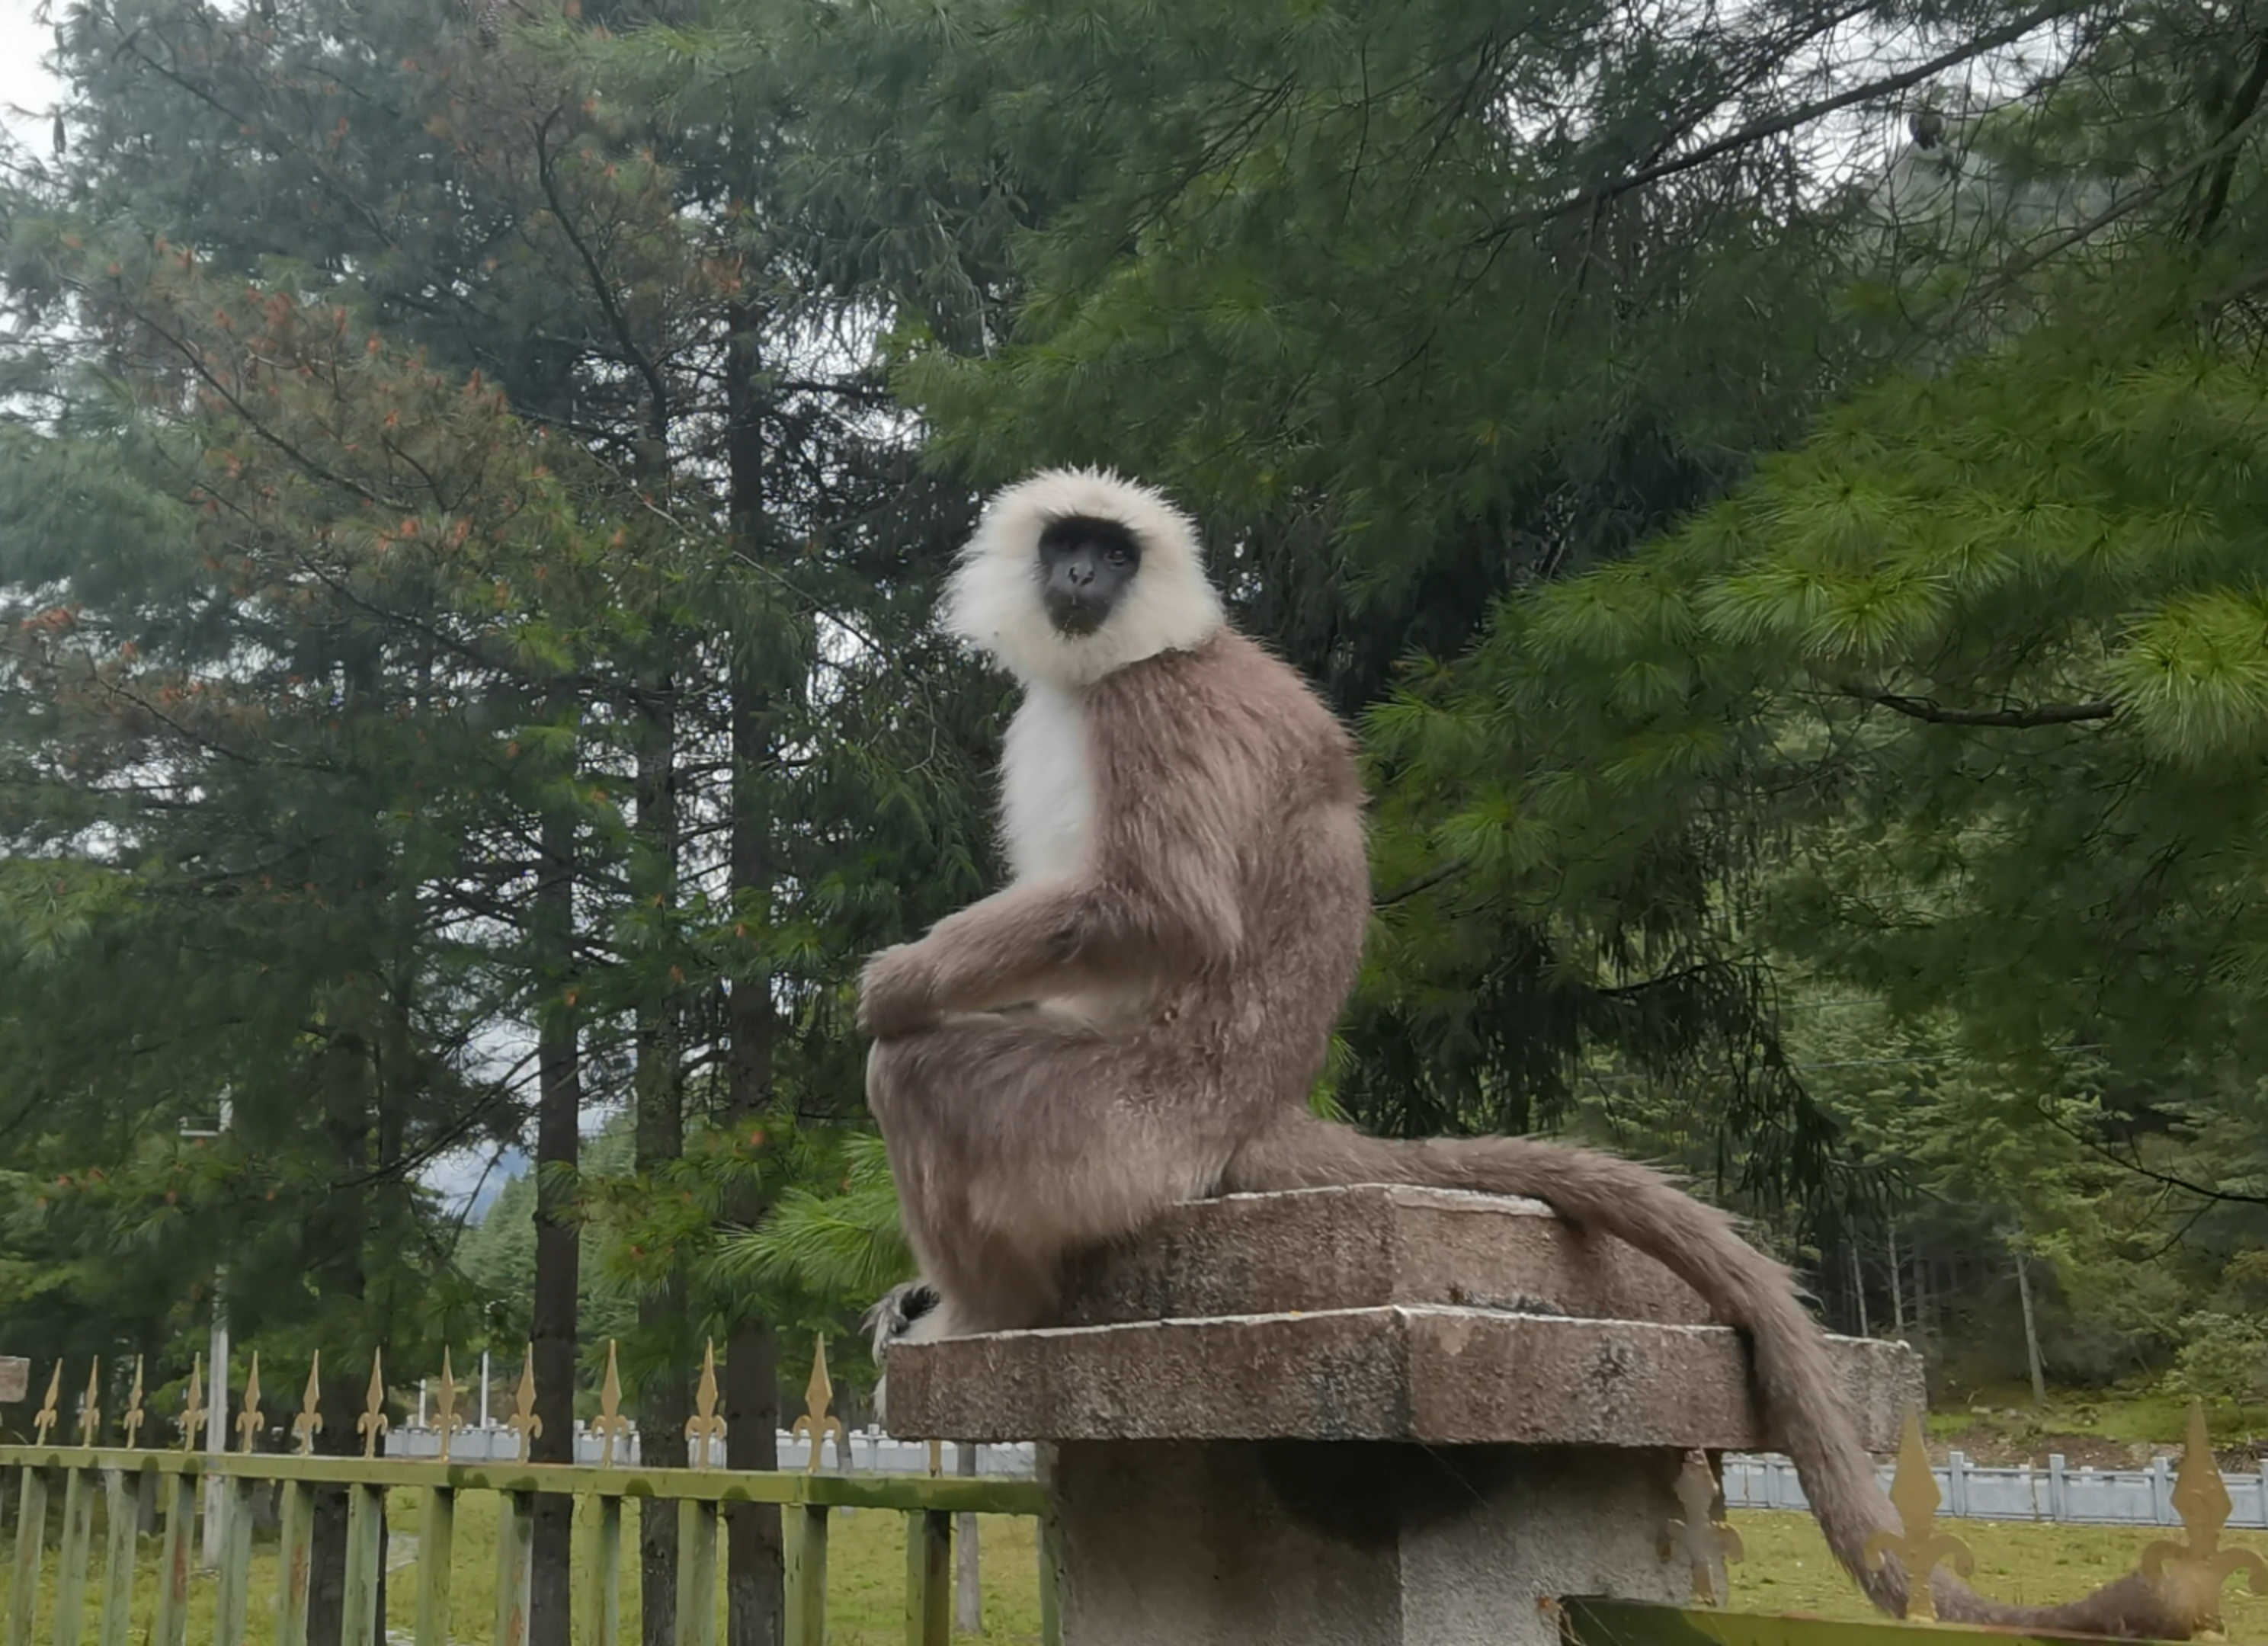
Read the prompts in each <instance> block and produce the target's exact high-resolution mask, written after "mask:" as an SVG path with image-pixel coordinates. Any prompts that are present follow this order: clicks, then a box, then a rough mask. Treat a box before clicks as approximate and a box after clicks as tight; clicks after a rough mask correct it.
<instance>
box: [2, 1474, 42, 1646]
mask: <svg viewBox="0 0 2268 1646" xmlns="http://www.w3.org/2000/svg"><path fill="white" fill-rule="evenodd" d="M47 1537H48V1477H47V1476H46V1475H45V1474H44V1473H41V1472H40V1471H39V1470H38V1469H35V1468H33V1467H32V1466H30V1465H28V1464H26V1466H25V1467H24V1486H23V1489H22V1490H21V1491H19V1492H18V1493H17V1494H16V1577H15V1582H14V1583H13V1584H11V1587H10V1588H9V1591H8V1636H7V1646H32V1619H33V1612H34V1610H35V1608H36V1607H37V1606H38V1605H39V1599H40V1556H41V1555H42V1554H45V1553H46V1547H45V1545H46V1543H47Z"/></svg>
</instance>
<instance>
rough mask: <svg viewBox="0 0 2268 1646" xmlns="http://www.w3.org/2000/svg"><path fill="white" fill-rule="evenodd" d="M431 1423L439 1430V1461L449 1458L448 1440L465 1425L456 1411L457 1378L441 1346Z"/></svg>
mask: <svg viewBox="0 0 2268 1646" xmlns="http://www.w3.org/2000/svg"><path fill="white" fill-rule="evenodd" d="M433 1425H434V1427H435V1428H437V1429H439V1430H440V1431H441V1461H442V1462H444V1463H446V1462H447V1461H448V1460H449V1440H450V1437H452V1436H453V1435H454V1434H455V1433H456V1432H457V1431H458V1430H459V1429H462V1428H463V1427H464V1426H465V1420H464V1419H463V1417H461V1416H460V1415H459V1414H458V1411H457V1378H456V1374H455V1373H454V1372H453V1370H450V1367H449V1349H448V1346H447V1345H446V1344H443V1345H442V1348H441V1385H440V1387H439V1388H438V1389H436V1390H435V1391H434V1392H433Z"/></svg>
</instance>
